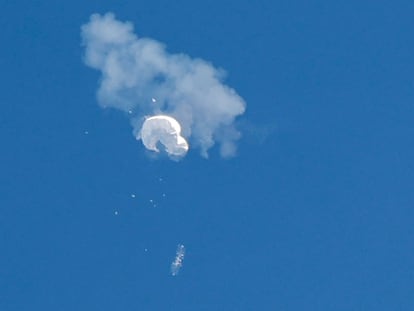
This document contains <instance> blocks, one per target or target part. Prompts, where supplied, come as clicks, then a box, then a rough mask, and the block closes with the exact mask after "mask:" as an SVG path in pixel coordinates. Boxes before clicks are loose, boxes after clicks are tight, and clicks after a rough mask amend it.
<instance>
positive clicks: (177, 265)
mask: <svg viewBox="0 0 414 311" xmlns="http://www.w3.org/2000/svg"><path fill="white" fill-rule="evenodd" d="M184 255H185V247H184V245H182V244H179V245H178V246H177V251H176V254H175V258H174V261H173V262H172V264H171V274H172V275H173V276H176V275H177V274H178V272H180V269H181V267H182V265H183V261H184Z"/></svg>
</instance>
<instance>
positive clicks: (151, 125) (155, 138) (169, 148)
mask: <svg viewBox="0 0 414 311" xmlns="http://www.w3.org/2000/svg"><path fill="white" fill-rule="evenodd" d="M137 139H141V140H142V143H143V144H144V146H145V147H146V148H147V149H149V150H152V151H155V152H160V150H159V149H158V148H157V144H158V143H161V144H162V145H163V146H164V147H165V151H166V152H167V153H168V155H171V156H177V157H181V156H184V155H185V154H186V153H187V151H188V143H187V141H186V140H185V138H184V137H182V136H181V126H180V123H178V121H177V120H176V119H174V118H172V117H170V116H166V115H156V116H152V117H149V118H147V119H146V120H145V121H144V123H143V124H142V127H141V131H140V133H139V137H137Z"/></svg>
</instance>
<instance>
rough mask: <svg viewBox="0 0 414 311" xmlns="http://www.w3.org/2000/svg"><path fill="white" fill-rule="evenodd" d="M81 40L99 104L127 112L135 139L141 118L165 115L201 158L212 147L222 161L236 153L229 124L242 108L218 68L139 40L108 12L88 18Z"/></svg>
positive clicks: (234, 132)
mask: <svg viewBox="0 0 414 311" xmlns="http://www.w3.org/2000/svg"><path fill="white" fill-rule="evenodd" d="M82 40H83V44H84V46H85V57H84V61H85V63H86V64H87V65H88V66H90V67H92V68H94V69H97V70H99V71H100V72H101V74H102V76H101V80H100V86H99V89H98V101H99V104H100V105H101V106H103V107H112V108H116V109H119V110H122V111H124V112H125V113H127V114H128V115H129V116H130V119H131V124H132V126H133V129H134V135H135V136H136V137H137V138H141V135H140V132H141V127H142V124H143V122H144V120H145V118H146V117H150V116H154V115H168V116H171V117H173V118H174V119H176V120H177V121H178V122H179V124H180V125H181V129H182V136H183V137H184V138H185V139H186V140H188V141H189V145H190V148H193V147H194V148H198V149H199V150H200V153H201V155H202V156H204V157H207V156H208V150H209V149H210V148H211V147H212V146H213V145H215V144H219V145H220V154H221V155H222V156H223V157H229V156H233V155H234V154H235V153H236V149H237V148H236V141H237V140H238V139H239V138H240V133H239V132H238V131H237V130H236V128H235V126H234V122H235V119H236V118H237V117H238V116H240V115H242V114H243V113H244V111H245V106H246V105H245V102H244V100H243V99H242V98H241V97H240V96H239V95H238V94H237V93H236V92H235V91H234V90H233V89H232V88H230V87H228V86H226V85H225V84H223V82H222V81H223V79H224V75H225V74H224V71H223V70H220V69H217V68H215V67H214V66H213V65H212V64H210V63H208V62H206V61H204V60H202V59H197V58H190V57H189V56H187V55H185V54H169V53H168V52H167V51H166V49H165V46H164V45H163V44H162V43H160V42H158V41H156V40H153V39H149V38H140V37H138V36H137V35H135V34H134V29H133V25H132V24H131V23H130V22H121V21H118V20H116V19H115V17H114V15H113V14H112V13H107V14H105V15H99V14H93V15H92V16H91V18H90V20H89V22H88V23H87V24H85V25H83V26H82Z"/></svg>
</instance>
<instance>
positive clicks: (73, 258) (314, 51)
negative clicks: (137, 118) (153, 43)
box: [0, 0, 414, 311]
mask: <svg viewBox="0 0 414 311" xmlns="http://www.w3.org/2000/svg"><path fill="white" fill-rule="evenodd" d="M3 2H4V3H2V18H1V21H0V25H1V27H0V29H1V32H0V38H1V42H2V43H3V44H2V48H1V49H0V68H1V76H0V82H1V83H0V85H1V91H0V105H1V112H0V127H1V131H0V139H1V141H2V146H3V147H2V148H1V153H0V172H1V173H0V247H1V254H0V310H2V311H14V310H16V311H17V310H18V311H21V310H31V311H32V310H42V311H45V310H53V311H54V310H68V311H70V310H88V311H89V310H101V311H104V310H105V311H106V310H108V311H112V310H120V311H127V310H153V311H156V310H180V311H187V310H188V311H192V310H206V311H207V310H208V311H210V310H226V311H227V310H280V311H282V310H283V311H303V310H343V311H348V310H376V311H380V310H387V311H388V310H414V295H413V291H414V191H413V185H414V170H413V159H414V122H413V121H414V75H413V73H414V59H413V55H414V41H413V38H414V37H413V29H414V19H413V12H414V3H413V2H412V1H402V0H399V1H394V2H390V1H362V2H361V1H327V0H325V1H304V0H294V1H270V0H268V1H257V3H253V2H252V1H245V0H239V1H218V0H215V1H189V0H188V1H170V0H168V1H166V0H163V1H160V0H153V1H140V0H133V1H132V0H125V1H106V0H99V1H66V2H62V1H51V0H39V1H3ZM108 11H111V12H114V13H115V14H116V16H117V18H118V19H119V20H121V21H126V20H129V21H131V22H133V23H134V25H135V30H136V32H137V33H138V34H139V35H141V36H148V37H152V38H155V39H157V40H159V41H162V42H164V43H165V44H167V48H168V50H169V51H170V52H172V53H177V52H184V53H186V54H189V55H191V56H193V57H200V58H203V59H206V60H208V61H211V62H212V63H213V64H214V65H216V66H218V67H222V68H224V69H226V71H227V72H228V78H227V80H226V82H227V83H228V84H229V85H230V86H231V87H233V88H235V89H236V90H237V92H238V93H239V94H240V95H241V96H242V97H243V98H244V99H245V101H246V102H247V111H246V113H245V114H244V115H243V117H242V118H240V120H239V127H240V128H241V129H242V131H243V133H244V136H243V139H242V140H241V141H240V142H239V151H238V155H237V157H235V158H234V159H231V160H223V159H221V158H220V157H219V155H218V150H217V149H215V148H213V150H212V151H211V157H210V159H209V160H205V159H203V158H201V157H200V156H199V155H198V153H197V152H191V151H190V153H189V154H188V155H187V157H186V158H185V159H184V160H182V161H180V162H174V161H169V160H168V159H161V160H153V159H151V157H149V156H148V154H147V151H145V149H144V148H143V146H142V144H141V143H140V142H137V141H136V140H135V139H134V137H133V136H132V135H131V127H130V125H129V123H128V120H127V119H126V118H125V115H123V114H121V113H119V112H117V111H114V110H104V109H101V108H100V107H99V106H98V104H97V100H96V89H97V86H98V81H99V74H98V72H96V71H94V70H91V69H90V68H88V67H86V66H85V65H84V63H83V62H82V55H83V53H84V51H83V48H82V47H81V45H80V41H81V39H80V27H81V25H82V24H84V23H86V22H87V21H88V19H89V16H90V15H91V14H92V13H105V12H108ZM85 131H88V133H89V134H87V135H85V133H84V132H85ZM160 179H161V180H160ZM131 194H135V195H136V197H135V198H132V197H131ZM163 194H165V196H163ZM150 200H153V201H154V202H155V203H156V206H155V207H154V206H153V204H152V203H151V202H150ZM115 212H117V213H118V214H117V215H115ZM179 243H183V244H184V245H185V247H186V251H187V253H186V256H185V260H184V265H183V268H182V269H181V271H180V273H179V274H178V275H177V276H175V277H173V276H171V275H170V273H169V268H170V263H171V261H172V260H173V258H174V255H175V250H176V247H177V245H178V244H179ZM145 249H147V251H145Z"/></svg>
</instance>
